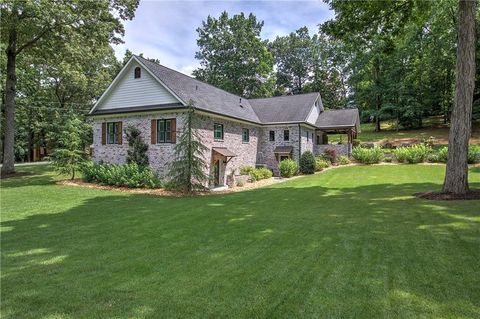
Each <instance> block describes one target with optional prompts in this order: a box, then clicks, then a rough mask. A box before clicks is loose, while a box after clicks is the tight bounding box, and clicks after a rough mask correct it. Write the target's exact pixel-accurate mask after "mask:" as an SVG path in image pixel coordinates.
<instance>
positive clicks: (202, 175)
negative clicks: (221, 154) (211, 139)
mask: <svg viewBox="0 0 480 319" xmlns="http://www.w3.org/2000/svg"><path fill="white" fill-rule="evenodd" d="M197 127H198V118H197V116H196V114H195V107H194V106H193V103H192V102H190V104H189V108H188V111H187V112H186V116H185V121H184V125H183V129H182V131H181V133H180V136H179V138H178V140H177V144H176V145H175V160H174V161H173V162H172V163H171V164H170V172H169V173H168V178H169V183H168V186H169V188H171V189H174V190H178V191H183V192H188V193H191V192H193V191H196V190H205V188H206V187H205V183H206V182H207V181H208V179H209V177H208V175H207V173H206V167H207V164H206V162H205V159H204V156H203V154H204V153H205V152H206V151H208V148H207V147H206V146H205V145H203V143H202V139H201V136H200V134H199V133H198V130H197V129H196V128H197Z"/></svg>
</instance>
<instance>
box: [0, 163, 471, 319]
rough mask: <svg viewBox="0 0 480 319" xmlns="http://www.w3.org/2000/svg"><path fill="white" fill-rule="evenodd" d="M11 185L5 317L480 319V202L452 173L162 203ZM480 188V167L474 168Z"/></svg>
mask: <svg viewBox="0 0 480 319" xmlns="http://www.w3.org/2000/svg"><path fill="white" fill-rule="evenodd" d="M22 169H28V170H35V171H36V172H37V173H38V174H41V175H38V176H30V177H23V178H17V179H10V180H4V181H2V188H1V214H2V216H1V217H2V220H1V240H2V243H1V244H2V247H1V248H2V260H1V261H2V264H1V266H2V269H1V270H2V273H1V280H2V281H1V297H2V303H1V311H2V316H1V317H2V318H173V317H175V318H184V317H199V318H206V317H211V318H219V317H229V318H279V317H281V318H480V202H479V201H469V202H434V201H427V200H420V199H417V198H414V197H412V195H411V194H412V193H414V192H418V191H425V190H438V189H439V188H440V186H441V182H442V180H443V172H444V166H434V165H412V166H408V165H398V166H393V165H385V166H371V167H368V166H358V167H353V166H351V167H343V168H339V169H336V170H330V171H327V172H325V173H324V174H320V175H315V176H308V177H304V178H299V179H295V180H292V181H289V182H286V183H282V184H277V185H275V186H272V187H268V188H263V189H257V190H254V191H248V192H241V193H234V194H228V195H214V196H202V197H191V198H162V197H153V196H147V195H135V194H126V193H119V192H110V191H102V190H92V189H82V188H78V187H69V186H57V185H55V184H53V179H54V178H56V177H55V175H53V174H52V173H51V172H50V171H49V170H48V169H47V167H46V166H31V167H24V168H22ZM470 179H471V181H472V182H473V183H472V185H473V186H475V187H480V168H478V167H477V168H472V169H471V174H470Z"/></svg>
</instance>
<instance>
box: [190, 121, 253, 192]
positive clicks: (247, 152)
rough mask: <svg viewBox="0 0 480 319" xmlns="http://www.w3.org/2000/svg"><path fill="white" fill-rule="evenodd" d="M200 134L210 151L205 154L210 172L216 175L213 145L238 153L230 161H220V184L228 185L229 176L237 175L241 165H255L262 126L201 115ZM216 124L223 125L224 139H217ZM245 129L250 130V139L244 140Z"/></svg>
mask: <svg viewBox="0 0 480 319" xmlns="http://www.w3.org/2000/svg"><path fill="white" fill-rule="evenodd" d="M199 119H200V132H199V133H200V136H201V139H202V141H203V143H204V145H205V146H207V147H208V148H209V151H208V152H207V153H206V154H205V161H206V163H208V164H209V166H210V167H209V174H210V175H211V176H214V167H213V164H214V158H213V157H212V155H213V152H212V148H213V147H225V148H227V149H229V150H230V151H232V152H233V153H235V154H236V156H235V157H233V158H232V159H230V160H229V161H228V163H225V161H223V160H221V161H220V163H219V169H220V171H219V176H220V181H219V185H226V182H227V176H228V175H230V176H232V175H237V174H238V173H239V170H240V167H242V166H253V167H255V163H256V155H257V148H258V136H259V132H260V128H259V127H258V126H253V125H249V124H244V123H240V122H233V121H228V120H224V119H220V118H212V117H209V116H203V115H202V116H200V118H199ZM214 124H222V125H223V140H215V138H214V135H213V126H214ZM243 129H248V130H249V135H250V141H249V142H245V143H244V142H243V141H242V131H243Z"/></svg>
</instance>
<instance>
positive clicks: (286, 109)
mask: <svg viewBox="0 0 480 319" xmlns="http://www.w3.org/2000/svg"><path fill="white" fill-rule="evenodd" d="M319 95H320V94H319V93H316V92H315V93H306V94H297V95H286V96H278V97H269V98H263V99H250V100H249V101H250V104H251V105H252V107H253V110H254V111H255V113H257V116H258V118H259V119H260V121H262V123H280V122H305V121H306V120H307V117H308V114H309V113H310V110H311V109H312V106H313V104H314V103H315V101H316V100H317V98H318V96H319Z"/></svg>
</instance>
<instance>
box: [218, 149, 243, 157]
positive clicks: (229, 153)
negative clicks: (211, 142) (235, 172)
mask: <svg viewBox="0 0 480 319" xmlns="http://www.w3.org/2000/svg"><path fill="white" fill-rule="evenodd" d="M212 150H213V151H215V152H217V153H218V154H220V155H223V156H225V157H235V156H237V154H235V153H234V152H232V151H230V150H229V149H228V148H226V147H212Z"/></svg>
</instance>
